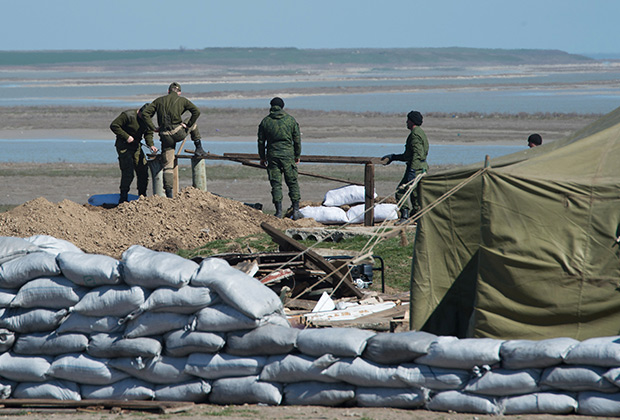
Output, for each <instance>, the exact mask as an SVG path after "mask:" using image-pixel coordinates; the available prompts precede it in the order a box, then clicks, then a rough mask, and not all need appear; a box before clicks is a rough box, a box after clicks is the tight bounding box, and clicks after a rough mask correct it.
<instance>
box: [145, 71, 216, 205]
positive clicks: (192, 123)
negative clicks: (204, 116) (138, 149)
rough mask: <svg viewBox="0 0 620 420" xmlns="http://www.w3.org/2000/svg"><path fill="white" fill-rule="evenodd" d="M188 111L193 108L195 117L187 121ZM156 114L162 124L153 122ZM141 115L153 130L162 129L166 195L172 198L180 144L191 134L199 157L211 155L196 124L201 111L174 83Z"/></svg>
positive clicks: (160, 133)
mask: <svg viewBox="0 0 620 420" xmlns="http://www.w3.org/2000/svg"><path fill="white" fill-rule="evenodd" d="M186 111H189V113H190V114H191V116H190V117H189V119H186V120H185V121H184V120H183V113H184V112H186ZM156 113H157V124H158V127H155V125H154V124H153V116H154V115H155V114H156ZM141 115H142V119H143V120H144V122H145V123H146V125H147V126H148V127H149V128H150V129H151V130H154V131H157V132H159V139H160V140H161V149H162V151H161V153H162V159H163V166H164V176H163V178H164V179H163V181H164V190H165V192H166V197H168V198H172V188H173V183H174V157H175V156H174V152H175V147H176V143H177V142H180V141H183V140H184V139H185V138H186V137H187V135H188V134H189V135H190V136H191V139H192V140H193V142H194V145H195V147H196V149H195V152H194V154H195V156H198V157H201V156H205V155H206V154H207V153H206V152H205V151H204V149H203V148H202V143H201V140H200V132H199V131H198V127H197V125H196V121H197V120H198V117H199V116H200V110H199V109H198V107H197V106H196V105H194V104H193V103H192V102H191V101H190V100H189V99H187V98H185V97H183V96H181V85H179V84H178V83H177V82H174V83H171V84H170V86H169V87H168V94H167V95H165V96H160V97H159V98H157V99H155V100H154V101H153V102H152V103H151V104H150V105H148V106H147V107H146V108H145V109H144V110H143V111H142V113H141Z"/></svg>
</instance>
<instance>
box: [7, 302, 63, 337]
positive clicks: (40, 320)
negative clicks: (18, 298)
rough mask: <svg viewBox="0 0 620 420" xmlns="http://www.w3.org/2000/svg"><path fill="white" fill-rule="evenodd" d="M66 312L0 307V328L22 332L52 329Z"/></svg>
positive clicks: (61, 310) (60, 310)
mask: <svg viewBox="0 0 620 420" xmlns="http://www.w3.org/2000/svg"><path fill="white" fill-rule="evenodd" d="M67 313H68V311H67V310H66V309H59V310H57V311H54V310H52V309H21V308H15V309H0V328H6V329H8V330H11V331H14V332H18V333H23V334H26V333H34V332H44V331H53V330H55V329H56V328H57V327H58V326H59V325H60V323H61V322H62V320H63V319H64V318H65V317H66V316H67Z"/></svg>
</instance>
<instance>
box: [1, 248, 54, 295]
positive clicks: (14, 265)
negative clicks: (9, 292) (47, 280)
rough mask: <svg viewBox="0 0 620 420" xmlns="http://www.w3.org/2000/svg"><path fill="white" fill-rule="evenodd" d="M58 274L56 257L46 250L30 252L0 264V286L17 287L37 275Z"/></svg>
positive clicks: (50, 275)
mask: <svg viewBox="0 0 620 420" xmlns="http://www.w3.org/2000/svg"><path fill="white" fill-rule="evenodd" d="M59 274H60V267H58V264H57V263H56V257H55V256H54V255H52V254H49V253H47V252H31V253H29V254H26V255H24V256H21V257H19V258H15V259H12V260H10V261H7V262H5V263H3V264H2V265H0V287H6V288H8V289H17V288H19V287H22V286H23V285H24V284H26V283H27V282H28V281H30V280H33V279H36V278H38V277H53V276H57V275H59Z"/></svg>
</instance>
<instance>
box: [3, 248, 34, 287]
mask: <svg viewBox="0 0 620 420" xmlns="http://www.w3.org/2000/svg"><path fill="white" fill-rule="evenodd" d="M37 251H41V248H39V247H38V246H37V245H35V244H33V243H32V242H29V241H27V240H26V239H22V238H15V237H12V236H0V265H4V263H6V262H7V261H11V260H13V259H15V258H19V257H23V256H24V255H26V254H29V253H31V252H37ZM3 287H6V286H3Z"/></svg>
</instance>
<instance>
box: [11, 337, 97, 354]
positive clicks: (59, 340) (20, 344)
mask: <svg viewBox="0 0 620 420" xmlns="http://www.w3.org/2000/svg"><path fill="white" fill-rule="evenodd" d="M87 347H88V337H87V336H85V335H84V334H57V333H56V332H52V333H48V332H44V333H32V334H22V335H20V336H19V337H18V338H17V341H16V342H15V345H14V346H13V352H15V354H24V355H33V356H36V355H48V356H55V355H59V354H65V353H79V352H82V351H85V350H86V348H87Z"/></svg>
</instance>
